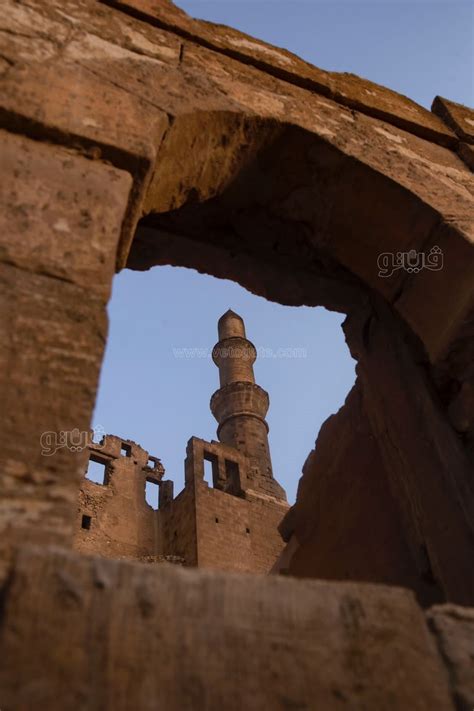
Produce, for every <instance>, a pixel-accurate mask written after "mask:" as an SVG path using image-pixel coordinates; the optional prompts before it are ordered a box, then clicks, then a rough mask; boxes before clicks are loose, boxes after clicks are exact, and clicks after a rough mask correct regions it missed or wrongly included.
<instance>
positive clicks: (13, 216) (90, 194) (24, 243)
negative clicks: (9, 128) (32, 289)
mask: <svg viewBox="0 0 474 711" xmlns="http://www.w3.org/2000/svg"><path fill="white" fill-rule="evenodd" d="M0 151H1V154H2V162H1V165H0V174H1V178H0V184H1V190H0V203H1V209H0V261H3V262H8V263H9V264H14V265H15V266H17V267H21V268H22V269H26V270H27V271H31V272H37V273H39V274H46V275H49V276H52V277H55V278H57V279H62V280H64V281H68V282H71V283H73V284H76V285H77V286H81V287H84V288H85V289H87V290H88V291H89V292H90V293H91V294H95V295H96V296H98V297H100V298H102V300H103V301H106V300H107V299H108V296H109V294H110V288H111V283H112V277H113V275H114V273H115V261H116V255H117V247H118V242H119V237H120V232H121V228H122V223H123V220H124V216H125V213H126V208H127V203H128V198H129V193H130V189H131V187H132V177H131V175H130V174H129V173H127V172H125V171H121V170H117V169H116V168H113V167H111V166H109V165H105V164H104V163H101V162H99V161H91V160H88V159H86V158H84V157H82V156H79V155H77V154H75V153H73V152H71V151H68V150H66V149H64V148H61V147H56V146H51V145H49V144H47V143H39V142H37V141H31V140H29V139H27V138H24V137H21V136H17V135H14V134H11V133H7V132H5V131H1V132H0Z"/></svg>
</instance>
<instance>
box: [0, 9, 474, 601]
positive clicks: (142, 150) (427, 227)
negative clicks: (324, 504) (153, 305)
mask: <svg viewBox="0 0 474 711" xmlns="http://www.w3.org/2000/svg"><path fill="white" fill-rule="evenodd" d="M9 12H10V16H11V22H12V23H13V24H12V31H11V32H10V31H8V32H6V33H4V34H5V37H4V42H5V48H4V49H2V56H3V57H4V61H5V63H6V64H5V67H6V70H5V73H4V75H3V76H2V81H3V91H2V102H3V106H2V118H3V120H4V124H3V127H4V132H3V134H2V137H1V138H2V142H3V145H4V147H5V151H4V155H6V156H7V158H8V160H5V161H4V163H3V165H2V169H4V170H5V173H6V180H5V183H6V184H7V185H8V186H9V190H10V192H11V195H10V197H11V200H10V204H9V208H11V209H10V212H9V224H8V229H7V230H4V233H3V236H2V253H1V256H2V264H1V265H0V267H1V280H0V287H1V296H2V298H3V299H4V301H5V304H6V305H5V307H4V310H5V313H6V314H7V319H6V327H5V335H4V338H3V339H2V342H3V343H4V344H6V345H5V362H8V363H9V364H11V369H10V371H11V372H10V373H9V375H8V378H4V383H3V387H4V393H5V395H4V402H5V404H6V407H7V408H8V410H9V412H10V410H11V415H10V414H9V416H8V418H7V420H6V423H5V426H4V428H3V430H2V432H1V444H2V467H3V472H4V473H5V476H4V481H3V482H2V486H3V489H2V495H3V497H4V504H5V505H4V509H5V512H6V513H5V521H6V523H5V528H6V529H7V530H8V531H9V533H8V535H7V536H5V537H3V539H2V546H5V547H7V546H9V545H10V544H9V543H8V541H12V542H13V543H14V544H15V542H16V543H17V542H18V541H24V540H25V539H26V540H28V539H29V540H34V541H37V540H40V541H43V542H50V541H55V540H61V541H63V540H69V539H68V538H67V537H68V536H69V537H70V534H71V528H72V527H71V523H72V520H73V516H72V515H71V512H72V511H73V507H74V497H75V493H76V490H77V487H78V482H79V472H80V471H81V469H82V468H83V459H82V460H81V456H80V454H78V453H72V452H71V451H69V450H67V449H66V448H63V449H61V450H60V451H59V454H58V456H57V457H56V458H55V459H54V460H52V459H48V460H46V459H44V457H43V458H42V456H43V455H42V454H41V451H40V449H39V447H38V442H39V440H40V436H41V435H42V433H43V432H44V430H48V433H49V431H51V432H53V433H54V432H59V431H62V430H73V429H75V428H79V429H83V428H86V427H87V426H88V425H89V422H90V415H91V410H92V407H93V401H94V394H95V390H96V386H97V378H98V371H99V366H100V361H101V357H102V352H103V344H104V341H105V336H106V319H105V303H106V300H107V298H108V294H109V291H110V281H111V278H112V273H113V264H114V262H115V261H117V263H118V266H119V268H120V267H121V266H123V265H124V264H125V263H126V262H127V260H128V264H129V266H133V267H134V268H148V267H149V266H150V265H151V264H154V263H183V264H184V263H186V265H187V266H194V267H196V268H198V269H202V270H204V271H206V270H208V271H210V272H211V273H216V275H217V276H224V275H228V274H229V270H230V271H231V272H232V273H233V274H234V278H236V279H237V280H238V281H240V282H241V283H242V284H244V285H245V286H247V288H250V289H252V290H255V291H257V292H258V293H262V294H264V295H266V296H268V298H277V299H279V300H285V301H286V303H321V304H324V305H327V306H328V307H329V308H335V309H338V310H340V311H350V318H349V320H348V322H347V325H346V333H347V334H348V335H347V337H348V341H349V344H350V347H351V350H352V352H353V353H354V354H355V355H356V356H357V357H358V360H359V366H358V370H359V376H360V379H361V382H362V385H363V397H364V406H365V407H367V408H369V409H370V413H369V415H370V417H369V419H370V427H371V429H372V431H373V432H374V433H375V435H374V436H377V437H378V438H379V440H380V442H381V446H382V445H383V447H382V448H383V452H384V461H385V463H386V465H387V466H388V467H389V469H390V472H391V474H390V478H391V482H393V487H394V490H395V492H396V497H398V498H399V499H400V501H401V505H400V508H401V509H402V511H403V512H406V517H405V518H406V520H405V522H404V529H405V531H407V534H406V536H407V539H408V540H409V541H411V542H412V543H413V545H412V548H413V551H412V555H413V557H414V558H415V559H418V558H419V557H420V556H419V550H420V546H425V548H426V555H427V556H428V558H429V560H430V561H431V563H430V565H431V568H432V569H433V573H434V577H435V578H436V579H437V580H438V581H439V583H440V585H441V587H442V589H443V592H444V594H445V596H447V597H449V598H450V599H456V600H460V601H461V602H463V601H466V600H471V601H472V599H473V589H472V588H473V581H472V570H471V565H470V561H471V558H472V555H471V554H472V528H471V523H470V522H471V521H472V520H473V515H472V502H473V494H472V483H470V482H471V478H470V463H469V458H468V457H469V456H470V452H471V454H472V442H473V434H472V429H473V424H472V416H471V414H470V412H472V408H471V410H469V407H470V405H469V402H470V400H469V398H470V397H471V395H470V392H472V390H470V388H472V381H473V378H474V374H473V373H472V362H474V356H473V354H472V343H473V339H472V312H473V303H474V298H473V289H474V285H473V280H472V273H473V266H474V256H473V254H474V253H473V247H472V207H473V198H472V194H473V178H472V173H471V172H470V170H469V169H468V167H467V166H468V165H472V150H471V149H470V147H469V145H468V142H469V141H471V142H472V140H473V136H472V130H471V129H469V126H470V125H472V118H470V119H469V121H471V124H468V123H467V122H466V121H465V120H464V118H463V116H464V114H463V111H465V112H468V110H467V109H462V110H460V109H459V107H456V105H452V104H450V102H445V101H444V100H439V101H438V103H437V104H435V105H434V110H435V109H436V111H434V113H431V112H429V111H426V110H425V109H423V108H422V107H420V106H418V105H416V104H415V103H414V102H412V101H410V100H409V99H407V98H406V97H401V96H400V95H398V94H396V93H395V92H392V91H390V90H388V89H385V88H384V87H380V86H376V85H374V84H373V83H371V82H367V81H365V80H362V79H359V78H358V77H354V76H352V75H347V74H336V73H330V72H324V71H323V70H320V69H318V68H316V67H311V66H309V65H307V64H306V63H305V62H303V61H302V60H299V59H298V58H296V57H294V56H293V55H291V54H290V53H288V52H285V51H283V50H279V49H277V48H271V47H269V46H268V45H265V43H261V42H259V41H257V40H253V39H252V38H248V37H245V36H243V35H241V34H240V33H237V32H235V31H233V30H230V29H229V28H221V27H216V26H213V27H210V26H208V25H207V24H206V23H200V22H197V21H193V20H191V19H190V18H188V17H187V16H185V15H184V14H183V13H180V12H179V11H177V10H176V8H174V6H172V4H171V3H168V2H166V3H165V2H159V3H149V2H147V0H127V2H121V3H115V2H113V1H112V0H111V1H110V2H107V3H99V4H97V3H87V2H86V3H84V4H82V3H81V4H80V5H76V4H75V3H68V4H67V9H65V7H64V3H60V2H56V0H55V1H54V2H51V3H50V4H49V5H48V8H45V7H44V3H41V2H39V0H32V2H30V3H29V4H28V6H20V5H18V4H17V3H10V4H9ZM440 106H441V109H442V110H441V109H440ZM436 107H437V108H436ZM437 114H439V116H438V115H437ZM445 114H447V115H448V119H449V120H448V119H446V115H445ZM467 115H468V114H467V113H466V116H467ZM469 115H470V114H469ZM440 116H442V117H443V119H442V118H440ZM445 121H447V122H448V123H449V126H452V127H453V128H454V130H451V128H450V127H448V126H447V125H446V122H445ZM462 121H464V124H463V126H464V128H462V129H460V126H461V123H462ZM212 141H214V143H212ZM288 146H291V147H292V149H293V150H292V151H289V150H288ZM211 149H212V150H211ZM219 151H220V153H219ZM217 153H218V154H219V156H220V159H219V161H214V160H209V159H208V158H209V155H211V156H212V155H216V154H217ZM295 155H298V163H297V164H296V163H295V160H294V156H295ZM470 156H471V157H470ZM206 157H207V158H206ZM461 157H462V160H461ZM462 161H465V163H463V162H462ZM470 161H471V163H470ZM278 162H280V167H279V165H278ZM281 166H284V167H285V172H284V176H283V177H284V179H283V181H281V180H280V179H281V177H282V176H281V174H282V170H281ZM217 168H218V169H217ZM316 168H317V170H316ZM259 171H260V172H263V175H264V176H265V180H259V179H258V176H259ZM269 178H270V179H269ZM299 179H301V182H302V184H301V185H300V184H298V180H299ZM292 180H293V182H291V181H292ZM285 181H286V182H285ZM315 186H317V189H318V190H317V191H315V190H314V187H315ZM249 187H251V188H252V190H254V191H255V195H254V194H253V193H250V194H249V192H250V191H249V189H248V188H249ZM255 188H258V190H255ZM265 188H266V190H267V191H268V194H265ZM285 189H287V190H288V192H287V194H285ZM311 191H312V192H311ZM318 191H319V192H318ZM380 191H381V193H380ZM374 194H376V195H377V196H378V199H377V200H374ZM381 194H382V195H383V199H382V198H381ZM38 195H41V200H39V199H38ZM321 195H323V196H325V202H324V204H323V202H321V201H320V202H319V203H318V202H317V200H316V203H315V197H316V198H317V197H318V196H321ZM256 196H258V198H259V200H260V202H261V205H259V204H255V200H254V197H256ZM356 196H357V198H358V199H356ZM244 197H245V198H246V201H245V200H243V198H244ZM342 198H344V200H347V201H348V202H349V204H350V205H351V207H352V210H353V213H352V214H354V215H355V214H357V215H358V216H359V219H358V220H357V221H356V227H357V226H358V227H359V229H358V231H357V230H355V228H354V225H351V224H350V220H349V219H348V215H347V212H346V213H344V211H343V210H341V209H339V208H340V207H341V204H342ZM252 200H253V202H252ZM285 201H286V202H285ZM257 207H259V208H260V209H258V210H257ZM316 208H317V209H316ZM364 209H365V215H364V214H363V210H364ZM295 213H298V214H299V215H300V217H301V219H299V220H297V221H295V220H291V219H290V218H291V215H292V214H295ZM143 215H144V217H143V220H142V222H141V224H140V227H139V230H138V231H137V234H136V237H135V239H134V236H135V229H134V225H135V224H136V222H137V219H138V217H141V216H143ZM223 216H224V217H226V219H227V223H228V222H229V219H228V218H229V216H231V217H232V222H231V226H232V229H231V230H230V231H229V229H228V227H229V225H228V224H227V223H225V221H224V225H222V219H223ZM384 218H385V219H384ZM199 220H200V221H201V222H200V223H198V221H199ZM254 223H255V224H258V225H259V233H258V237H259V239H258V240H257V239H255V238H254V239H248V238H249V234H250V231H251V229H252V227H253V224H254ZM32 226H33V227H32ZM369 227H370V229H369ZM224 228H225V229H224ZM382 228H383V229H382ZM25 233H26V236H27V237H28V240H33V241H32V242H31V241H28V240H25V239H24V238H25ZM33 233H34V236H32V235H33ZM158 233H159V239H157V234H158ZM295 233H296V237H295ZM315 234H317V236H318V239H319V242H318V241H317V240H315V239H314V235H315ZM369 234H370V240H369V239H368V236H369ZM335 235H338V238H337V239H335V237H334V236H335ZM262 236H263V238H264V239H262ZM275 236H276V237H277V239H275ZM119 237H120V244H119V245H118V242H119ZM132 239H133V246H132V249H131V250H130V244H131V242H132ZM378 239H381V240H383V249H380V251H386V250H387V249H389V248H393V249H394V250H395V251H398V250H400V249H403V250H404V249H405V246H409V247H410V248H413V249H415V250H425V249H429V248H430V247H431V246H432V245H438V246H439V247H440V248H441V249H442V250H443V253H444V256H445V266H444V269H443V270H442V271H441V272H436V273H431V272H428V271H426V270H424V271H423V272H420V273H419V274H417V275H408V276H407V275H404V274H401V273H400V272H397V273H396V274H395V275H394V276H393V278H390V279H386V280H384V281H383V284H382V283H381V282H380V279H379V278H378V276H377V275H376V264H375V263H374V259H373V258H374V257H375V256H376V254H377V247H378V246H379V242H378ZM405 239H407V240H408V243H406V242H405V241H404V240H405ZM259 249H260V252H259ZM269 254H271V259H270V258H269ZM116 257H117V259H116ZM308 264H309V267H310V268H308ZM315 284H317V293H315ZM354 305H356V306H357V308H354ZM45 315H46V316H47V317H46V316H45ZM38 352H40V353H41V357H38V356H37V353H38ZM5 372H6V370H5ZM389 385H390V387H389ZM469 447H471V450H469ZM387 462H388V463H389V464H390V466H389V464H387ZM308 466H309V465H308ZM305 476H306V475H305ZM310 478H311V477H310V475H309V474H308V477H306V479H304V481H303V482H302V491H303V489H304V488H305V487H306V486H307V482H308V481H309V480H310ZM18 482H21V484H20V485H19V486H18ZM397 487H398V488H397ZM310 493H311V492H309V494H310ZM304 498H305V499H306V504H307V506H308V507H310V506H311V496H310V495H308V496H306V494H305V497H304ZM298 506H299V509H298ZM298 506H297V507H296V509H295V513H294V519H295V520H294V522H293V524H292V523H291V521H287V523H286V529H287V534H288V535H290V533H291V531H290V529H292V530H296V532H297V533H298V531H299V535H300V536H303V534H304V532H301V528H303V529H304V527H305V526H304V522H305V520H306V521H307V520H308V513H309V514H310V513H311V512H310V511H309V509H305V505H304V502H303V503H301V501H300V504H299V505H298ZM301 522H303V525H302V523H301ZM445 522H449V526H445ZM64 536H66V538H64ZM5 541H6V543H5ZM6 557H8V556H6ZM421 557H422V558H423V557H424V554H423V556H421ZM420 564H421V565H424V563H423V560H422V561H421V563H420Z"/></svg>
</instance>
